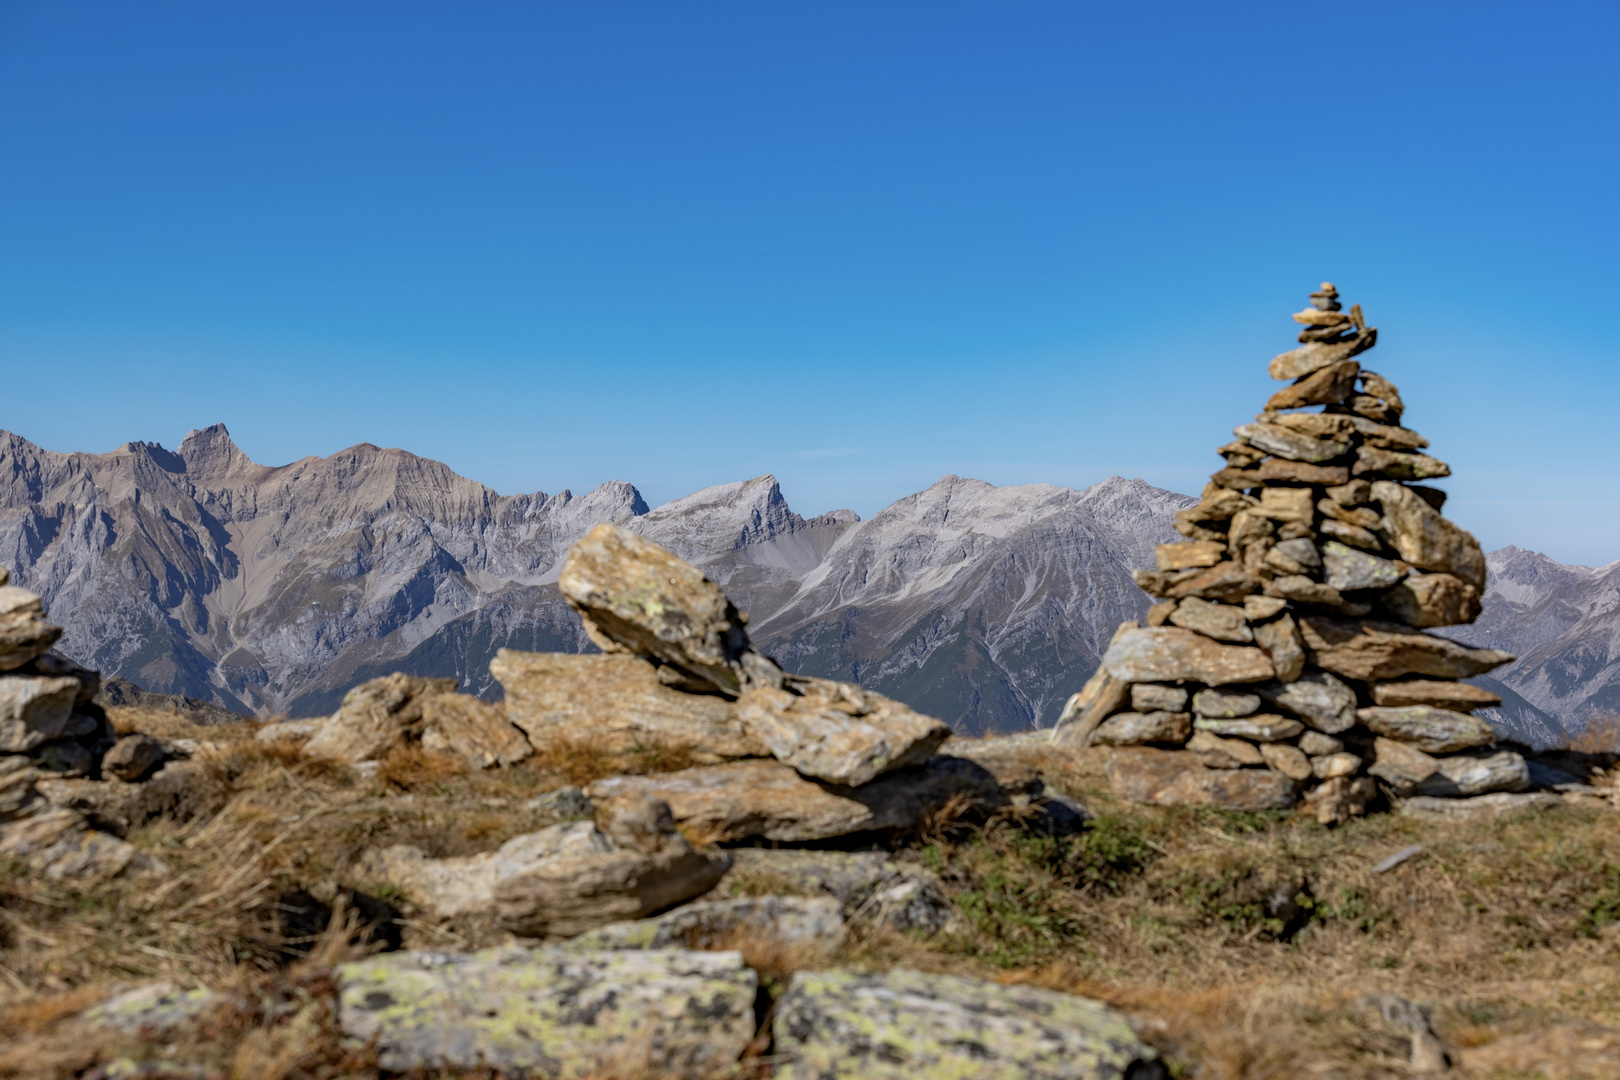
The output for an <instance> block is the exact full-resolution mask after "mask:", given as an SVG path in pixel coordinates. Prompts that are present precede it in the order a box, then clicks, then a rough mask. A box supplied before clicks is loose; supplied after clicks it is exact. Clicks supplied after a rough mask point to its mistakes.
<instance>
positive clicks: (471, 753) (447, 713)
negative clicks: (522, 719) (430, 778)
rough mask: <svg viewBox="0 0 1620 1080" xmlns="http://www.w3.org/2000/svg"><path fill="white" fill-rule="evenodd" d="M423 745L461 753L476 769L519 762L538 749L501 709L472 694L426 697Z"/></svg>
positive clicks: (423, 701) (433, 748) (425, 748)
mask: <svg viewBox="0 0 1620 1080" xmlns="http://www.w3.org/2000/svg"><path fill="white" fill-rule="evenodd" d="M422 749H424V750H431V751H434V752H436V753H450V754H456V755H459V756H460V757H463V758H466V759H467V762H468V763H469V764H470V765H472V767H473V768H475V769H490V768H494V767H495V766H497V765H515V764H517V763H518V762H520V761H522V760H523V759H524V758H526V757H528V756H529V755H530V754H532V753H533V752H534V748H533V747H532V746H530V745H529V740H528V739H526V738H525V737H524V735H523V732H521V731H519V730H518V729H517V728H515V727H513V726H512V724H510V723H509V722H508V721H507V719H506V716H505V714H503V713H502V712H501V710H500V709H497V708H496V707H495V706H493V705H491V704H490V703H489V702H487V701H483V700H481V699H479V698H475V697H473V696H472V695H471V694H432V695H429V696H427V697H425V698H423V700H422Z"/></svg>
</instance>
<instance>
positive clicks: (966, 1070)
mask: <svg viewBox="0 0 1620 1080" xmlns="http://www.w3.org/2000/svg"><path fill="white" fill-rule="evenodd" d="M774 1031H775V1034H776V1048H777V1052H778V1053H779V1054H781V1055H782V1057H783V1058H784V1059H785V1061H786V1064H785V1065H784V1066H783V1068H782V1070H781V1071H780V1072H779V1073H778V1075H779V1076H781V1077H783V1078H784V1080H927V1078H932V1077H940V1078H945V1077H961V1078H964V1080H966V1078H969V1077H971V1078H973V1080H1125V1078H1126V1077H1130V1078H1131V1080H1148V1078H1149V1077H1155V1076H1157V1077H1164V1076H1167V1075H1168V1074H1167V1073H1165V1072H1164V1071H1163V1070H1162V1069H1156V1068H1154V1066H1156V1065H1157V1055H1156V1054H1155V1053H1154V1051H1153V1050H1152V1049H1151V1048H1149V1047H1148V1046H1147V1045H1146V1044H1144V1043H1143V1042H1142V1040H1141V1039H1139V1038H1138V1037H1137V1035H1136V1033H1135V1032H1134V1031H1132V1030H1131V1026H1130V1024H1129V1023H1127V1022H1126V1020H1125V1018H1124V1017H1123V1016H1121V1015H1120V1014H1118V1013H1116V1012H1115V1011H1114V1010H1112V1009H1110V1008H1109V1007H1108V1006H1106V1005H1104V1004H1102V1003H1101V1002H1098V1001H1092V1000H1091V999H1089V998H1083V997H1074V996H1071V995H1068V994H1058V993H1054V992H1052V991H1050V990H1039V989H1036V988H1034V987H1028V986H1001V985H999V984H997V983H992V982H985V981H982V980H979V979H968V978H962V977H960V976H953V975H932V974H922V973H920V972H913V971H903V970H897V971H888V972H882V973H874V974H861V973H857V972H853V971H841V970H834V971H801V972H798V973H796V974H795V975H794V976H793V980H792V982H791V983H790V984H789V986H788V991H787V993H786V995H784V996H783V998H782V1000H781V1002H780V1003H779V1004H778V1005H777V1011H776V1022H775V1025H774Z"/></svg>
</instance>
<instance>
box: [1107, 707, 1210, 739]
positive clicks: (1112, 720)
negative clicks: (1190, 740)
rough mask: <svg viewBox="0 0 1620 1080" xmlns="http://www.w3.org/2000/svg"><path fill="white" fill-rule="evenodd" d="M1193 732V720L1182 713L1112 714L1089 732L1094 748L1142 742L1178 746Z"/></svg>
mask: <svg viewBox="0 0 1620 1080" xmlns="http://www.w3.org/2000/svg"><path fill="white" fill-rule="evenodd" d="M1191 733H1192V717H1191V716H1190V715H1189V714H1187V713H1184V712H1150V713H1139V712H1122V713H1115V714H1114V715H1113V716H1110V717H1109V718H1108V719H1107V720H1104V721H1103V722H1102V724H1101V725H1100V726H1099V727H1098V728H1097V730H1096V731H1095V732H1093V733H1092V736H1091V742H1092V745H1094V746H1139V745H1141V744H1142V743H1181V742H1186V741H1187V736H1188V735H1189V734H1191Z"/></svg>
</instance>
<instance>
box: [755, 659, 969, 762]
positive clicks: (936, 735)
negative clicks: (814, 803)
mask: <svg viewBox="0 0 1620 1080" xmlns="http://www.w3.org/2000/svg"><path fill="white" fill-rule="evenodd" d="M737 718H738V719H739V720H740V721H741V722H742V725H743V730H744V731H746V732H747V733H748V734H749V735H751V736H753V737H754V738H756V739H758V740H759V741H760V742H762V743H764V744H765V747H766V749H768V750H769V751H770V752H771V755H772V756H773V757H775V758H776V759H777V760H778V761H784V762H786V763H787V764H789V765H792V766H793V767H794V768H795V769H797V770H799V772H801V773H803V774H804V775H806V776H813V777H816V778H817V779H820V780H827V781H830V782H832V783H835V784H849V785H851V786H857V785H860V784H865V783H868V782H869V781H871V780H872V779H873V778H874V777H876V776H877V775H878V774H879V773H884V772H888V771H890V770H892V769H903V768H908V767H910V766H912V765H919V764H921V763H922V762H924V761H926V760H928V759H929V758H930V757H932V756H933V755H934V751H935V750H937V749H938V748H939V746H940V744H941V743H943V742H944V741H945V740H946V739H948V738H950V736H951V729H950V728H949V727H947V726H946V725H945V723H944V721H942V720H936V719H934V718H933V717H932V716H924V715H923V714H922V713H919V712H913V711H912V710H911V709H909V708H907V707H906V706H904V705H902V704H900V703H899V702H898V701H893V700H891V699H889V698H886V697H884V696H883V695H882V694H876V693H872V692H871V691H869V690H862V689H861V688H860V687H859V686H856V685H854V684H853V683H843V682H833V681H832V680H830V679H813V678H807V677H804V676H789V677H787V678H786V679H785V680H784V683H783V686H782V687H780V688H772V687H768V686H762V687H756V688H754V689H751V690H747V691H744V693H743V695H742V696H741V697H740V698H738V699H737Z"/></svg>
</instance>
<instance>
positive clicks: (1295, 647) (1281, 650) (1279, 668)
mask: <svg viewBox="0 0 1620 1080" xmlns="http://www.w3.org/2000/svg"><path fill="white" fill-rule="evenodd" d="M1254 599H1257V600H1272V601H1275V602H1277V603H1287V601H1286V600H1283V599H1282V598H1281V597H1274V596H1266V597H1255V598H1254ZM1254 641H1255V644H1256V645H1259V646H1260V648H1262V649H1264V650H1265V653H1266V655H1267V656H1268V657H1270V659H1271V666H1272V667H1273V668H1274V669H1275V670H1276V672H1277V680H1278V681H1279V682H1285V683H1286V682H1293V681H1294V680H1295V679H1297V678H1299V675H1300V672H1302V671H1304V670H1305V643H1304V641H1303V640H1302V639H1301V638H1300V636H1299V627H1298V625H1296V624H1295V622H1294V617H1293V616H1292V615H1284V616H1283V617H1282V618H1280V619H1278V620H1276V621H1275V622H1269V623H1265V624H1263V625H1261V626H1257V627H1255V628H1254Z"/></svg>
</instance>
